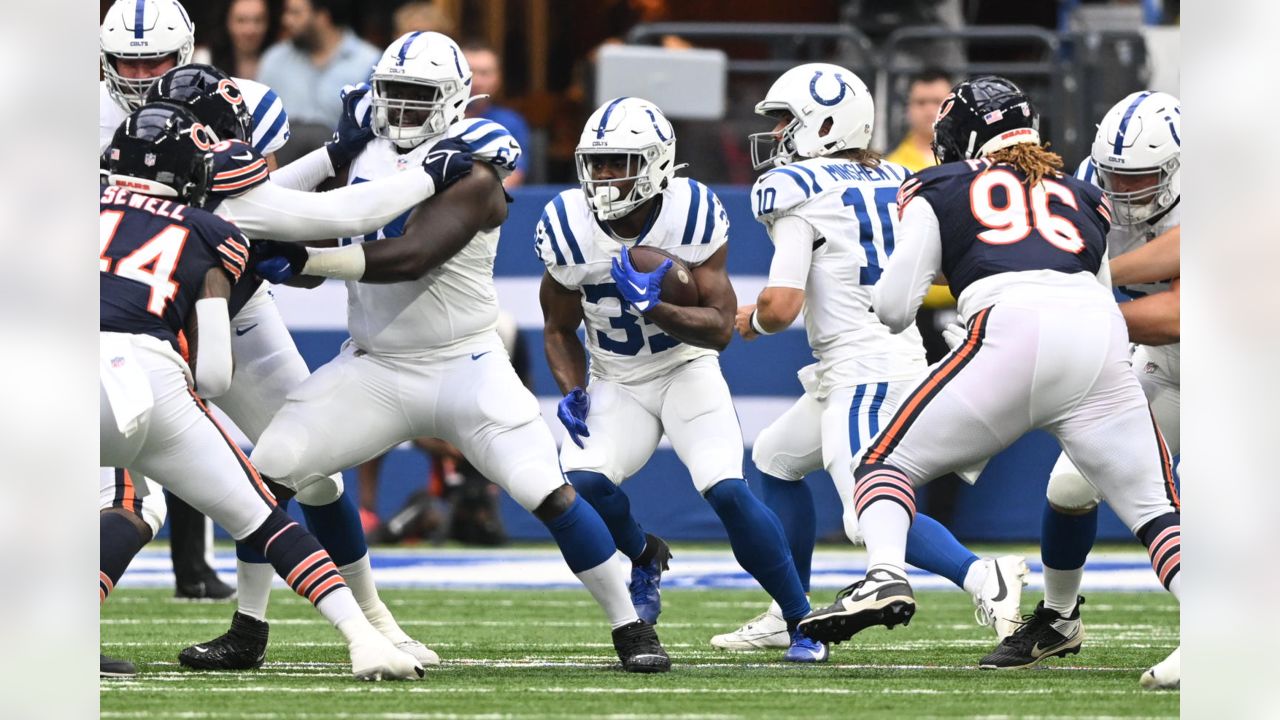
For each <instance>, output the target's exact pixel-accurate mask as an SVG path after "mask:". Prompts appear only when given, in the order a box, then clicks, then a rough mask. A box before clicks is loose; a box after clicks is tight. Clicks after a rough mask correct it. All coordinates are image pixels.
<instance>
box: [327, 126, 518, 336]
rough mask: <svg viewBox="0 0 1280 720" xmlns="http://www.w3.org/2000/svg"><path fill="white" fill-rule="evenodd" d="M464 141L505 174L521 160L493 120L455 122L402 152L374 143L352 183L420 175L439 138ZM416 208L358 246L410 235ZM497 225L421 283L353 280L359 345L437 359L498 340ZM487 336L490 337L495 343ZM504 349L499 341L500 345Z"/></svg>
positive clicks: (350, 322) (350, 306) (350, 323)
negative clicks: (481, 341) (409, 225)
mask: <svg viewBox="0 0 1280 720" xmlns="http://www.w3.org/2000/svg"><path fill="white" fill-rule="evenodd" d="M445 137H461V138H462V139H463V140H465V141H467V142H468V143H470V144H471V147H472V157H473V158H474V159H475V160H476V161H477V162H480V161H483V162H486V163H488V164H490V165H492V166H493V167H494V169H496V170H497V171H498V174H499V176H501V177H505V176H506V175H507V174H509V173H510V172H511V170H512V168H514V167H515V163H516V161H517V160H518V159H519V157H520V145H519V143H517V142H516V141H515V138H513V137H512V136H511V133H509V132H507V129H506V128H504V127H502V126H501V125H499V124H498V123H495V122H493V121H491V120H483V119H473V120H462V121H460V122H458V123H455V124H454V125H453V126H452V127H450V128H449V130H448V131H447V132H446V133H445V134H444V135H443V136H441V137H440V138H439V139H437V140H434V141H429V142H425V143H423V144H421V145H419V146H418V147H416V148H414V149H413V150H411V151H409V152H406V153H404V154H401V153H400V152H399V151H398V149H397V148H396V146H395V145H394V144H393V143H392V142H391V141H390V140H386V139H384V138H374V140H373V141H372V142H370V143H369V144H368V145H367V146H366V147H365V149H364V150H363V151H362V152H361V153H360V155H358V156H357V157H356V159H355V160H354V161H352V163H351V168H350V170H349V172H348V174H347V183H348V184H354V183H361V182H367V181H370V180H377V179H379V178H383V177H387V176H389V175H391V174H393V173H397V172H400V171H402V170H406V169H409V168H412V169H414V170H415V172H421V171H420V170H418V169H417V168H418V166H419V165H421V164H422V160H423V158H424V157H426V155H427V153H428V152H429V151H430V150H431V148H432V147H434V146H435V144H436V143H437V142H439V140H440V139H443V138H445ZM411 212H412V209H410V210H406V211H405V212H404V214H403V215H401V216H400V217H398V218H396V219H395V220H393V221H392V222H391V223H390V224H388V225H387V226H386V227H384V228H382V229H381V230H379V231H378V232H376V233H370V234H368V235H365V236H363V237H358V238H345V239H343V240H342V241H341V243H342V244H343V245H349V244H351V243H353V242H376V241H378V240H382V239H384V238H388V237H397V236H399V235H401V234H403V233H404V226H405V222H406V221H408V219H409V214H410V213H411ZM498 234H499V228H494V229H492V230H486V231H484V232H480V233H477V234H476V236H475V237H474V238H472V240H471V241H470V242H469V243H467V244H466V245H465V246H463V248H462V250H461V251H459V252H458V254H457V255H454V256H453V257H452V258H449V260H448V261H446V262H445V263H444V264H443V265H440V266H439V267H437V268H435V269H433V270H432V271H431V272H428V273H427V274H426V275H424V276H423V277H421V278H419V279H417V280H410V281H407V282H399V283H385V284H382V283H379V284H373V283H359V282H348V283H347V327H348V330H350V332H351V339H352V340H353V341H355V344H356V345H357V346H358V347H359V348H361V349H362V350H365V351H367V352H372V353H378V354H382V355H421V354H423V353H427V352H430V353H432V355H433V356H435V357H438V358H448V357H451V356H452V355H456V354H461V353H462V352H465V351H467V350H468V349H470V348H472V347H474V346H475V345H476V343H475V341H476V340H477V339H484V340H488V339H497V335H496V334H495V333H494V328H495V326H496V324H497V321H498V293H497V290H496V289H495V288H494V284H493V260H494V258H495V257H496V256H497V254H498ZM489 336H492V338H490V337H489ZM497 343H498V349H501V340H497Z"/></svg>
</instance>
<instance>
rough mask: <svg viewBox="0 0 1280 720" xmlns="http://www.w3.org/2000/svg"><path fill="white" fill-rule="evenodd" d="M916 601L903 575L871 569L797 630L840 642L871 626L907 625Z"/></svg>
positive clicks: (886, 570) (828, 641)
mask: <svg viewBox="0 0 1280 720" xmlns="http://www.w3.org/2000/svg"><path fill="white" fill-rule="evenodd" d="M915 612H916V598H915V594H914V593H913V592H912V591H911V585H910V584H909V583H908V582H907V578H906V576H905V575H901V574H899V573H897V572H894V571H892V570H888V569H886V568H872V569H871V570H868V571H867V576H866V577H865V578H863V579H862V580H859V581H858V582H856V583H854V584H852V585H850V586H849V587H846V588H845V589H843V590H841V591H840V592H839V593H838V594H837V595H836V601H835V602H834V603H833V604H831V605H828V606H827V607H824V608H819V609H817V610H814V611H813V612H811V613H809V614H808V615H806V616H805V617H804V619H803V620H801V621H800V630H802V631H803V632H804V634H805V635H807V636H809V637H810V638H812V639H814V640H817V641H819V642H825V643H841V642H844V641H845V640H848V639H849V638H851V637H853V636H854V635H856V634H858V633H860V632H862V631H863V630H866V629H867V628H869V627H872V626H873V625H883V626H885V627H887V628H893V627H894V626H896V625H909V624H910V623H911V617H912V616H913V615H915Z"/></svg>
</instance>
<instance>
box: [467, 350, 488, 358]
mask: <svg viewBox="0 0 1280 720" xmlns="http://www.w3.org/2000/svg"><path fill="white" fill-rule="evenodd" d="M491 352H493V351H492V350H485V351H484V352H482V353H473V354H472V355H471V359H472V360H479V359H480V358H482V357H484V356H485V355H488V354H489V353H491Z"/></svg>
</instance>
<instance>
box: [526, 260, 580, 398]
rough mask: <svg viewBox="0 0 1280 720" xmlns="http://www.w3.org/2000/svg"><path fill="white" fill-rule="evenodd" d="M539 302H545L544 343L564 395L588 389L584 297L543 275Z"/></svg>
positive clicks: (543, 308)
mask: <svg viewBox="0 0 1280 720" xmlns="http://www.w3.org/2000/svg"><path fill="white" fill-rule="evenodd" d="M538 300H539V301H540V302H541V303H542V317H543V332H542V342H543V345H544V348H545V350H546V353H547V364H548V365H550V366H551V375H552V377H554V378H555V379H556V385H557V386H558V387H559V388H560V392H562V393H568V392H569V391H570V390H572V389H574V388H576V387H586V386H587V350H586V348H585V347H583V345H582V339H581V338H579V337H578V328H579V327H580V326H581V325H582V321H583V314H582V296H581V295H580V294H579V293H578V292H577V291H576V290H570V289H569V288H566V287H565V286H563V285H561V284H560V283H558V282H556V281H555V279H554V278H552V277H551V273H543V275H542V287H541V288H540V289H539V290H538Z"/></svg>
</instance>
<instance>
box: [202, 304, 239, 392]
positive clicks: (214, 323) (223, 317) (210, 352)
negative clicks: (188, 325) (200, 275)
mask: <svg viewBox="0 0 1280 720" xmlns="http://www.w3.org/2000/svg"><path fill="white" fill-rule="evenodd" d="M196 323H197V328H198V331H199V333H200V335H199V344H198V345H197V346H196V373H195V375H196V394H197V395H199V396H200V397H202V398H214V397H218V396H219V395H221V394H223V393H225V392H226V391H227V389H228V388H230V387H231V318H230V315H229V313H228V311H227V300H226V298H203V299H200V300H197V301H196Z"/></svg>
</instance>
